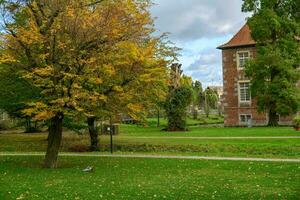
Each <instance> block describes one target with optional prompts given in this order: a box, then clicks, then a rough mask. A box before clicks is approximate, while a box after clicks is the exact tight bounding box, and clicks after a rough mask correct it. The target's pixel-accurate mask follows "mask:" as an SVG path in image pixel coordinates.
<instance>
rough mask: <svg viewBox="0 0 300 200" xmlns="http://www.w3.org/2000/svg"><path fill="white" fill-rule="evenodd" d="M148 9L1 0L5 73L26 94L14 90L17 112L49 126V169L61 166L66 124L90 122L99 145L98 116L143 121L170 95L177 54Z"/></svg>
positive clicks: (73, 0) (83, 1) (138, 4)
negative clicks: (122, 115)
mask: <svg viewBox="0 0 300 200" xmlns="http://www.w3.org/2000/svg"><path fill="white" fill-rule="evenodd" d="M150 5H151V2H150V1H148V0H144V1H135V0H126V1H124V0H102V1H96V0H67V1H66V0H58V1H48V0H31V1H27V0H1V1H0V6H1V14H2V19H3V21H2V26H3V27H4V30H2V32H1V59H0V60H1V63H2V70H4V71H7V72H8V74H9V75H12V76H13V77H12V78H16V79H18V80H20V81H21V82H24V84H22V87H23V88H22V89H21V90H22V92H23V93H19V91H14V88H17V87H16V86H17V85H14V84H12V85H11V87H12V90H11V91H13V92H14V93H15V94H16V96H17V97H16V98H17V100H18V101H19V104H18V105H20V107H19V108H18V109H17V110H18V113H22V115H23V116H27V117H29V118H32V119H33V120H35V121H46V122H47V124H48V126H49V128H48V130H49V135H48V147H47V151H46V156H45V163H44V166H45V167H47V168H53V167H56V165H57V156H58V151H59V147H60V143H61V139H62V127H63V121H64V119H66V118H72V119H75V118H83V117H84V118H86V121H87V122H88V127H89V132H90V136H91V141H92V148H97V146H98V144H97V142H98V134H97V131H96V128H95V121H96V119H97V118H99V117H101V118H106V119H113V118H114V116H116V115H117V114H118V113H127V114H129V115H130V116H131V117H133V118H135V119H140V118H142V117H143V116H145V115H146V111H147V110H149V109H148V108H149V107H153V106H154V105H155V104H156V102H157V100H158V99H163V98H164V97H165V96H166V93H167V87H166V86H167V82H168V80H169V75H168V74H169V73H168V69H167V66H168V65H169V64H170V63H171V62H173V61H174V59H175V57H176V50H177V49H176V48H173V47H171V46H170V45H169V43H168V42H166V40H165V37H164V36H160V37H154V36H153V32H154V31H155V29H154V25H153V19H152V18H151V15H150V13H149V6H150ZM11 80H12V79H11ZM4 87H7V85H4ZM27 91H28V93H26V92H27ZM24 93H26V94H28V95H23V94H24ZM7 96H8V98H10V97H11V96H10V95H9V94H8V95H7ZM20 96H22V98H19V97H20ZM16 102H17V101H16ZM20 110H22V111H21V112H19V111H20Z"/></svg>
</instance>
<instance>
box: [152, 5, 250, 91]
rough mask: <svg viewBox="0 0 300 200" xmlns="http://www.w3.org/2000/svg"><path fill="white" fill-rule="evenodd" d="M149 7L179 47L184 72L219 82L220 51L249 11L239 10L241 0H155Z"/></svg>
mask: <svg viewBox="0 0 300 200" xmlns="http://www.w3.org/2000/svg"><path fill="white" fill-rule="evenodd" d="M154 2H155V4H156V5H154V6H153V8H152V10H151V12H152V14H153V16H154V17H156V18H157V19H156V27H157V28H158V29H159V31H161V32H169V33H170V39H171V41H172V42H174V43H175V44H176V46H177V47H180V48H182V51H181V57H180V58H179V59H180V63H182V64H183V69H184V73H185V74H187V75H190V76H192V77H193V78H194V79H197V80H199V81H201V82H202V83H203V85H204V86H205V87H206V86H209V85H222V61H221V52H220V51H219V50H217V49H216V47H217V46H219V45H221V44H223V43H225V42H227V41H228V40H229V39H230V38H231V37H232V36H233V35H234V34H235V33H236V32H237V31H238V30H239V29H240V28H241V27H242V26H243V25H244V23H245V19H246V17H247V16H248V15H249V14H245V13H242V12H241V5H242V0H154Z"/></svg>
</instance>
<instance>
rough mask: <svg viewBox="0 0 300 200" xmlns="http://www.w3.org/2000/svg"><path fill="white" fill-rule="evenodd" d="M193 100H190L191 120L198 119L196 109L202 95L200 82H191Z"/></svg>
mask: <svg viewBox="0 0 300 200" xmlns="http://www.w3.org/2000/svg"><path fill="white" fill-rule="evenodd" d="M192 88H193V99H192V109H193V111H192V112H193V118H194V119H197V118H198V108H199V106H200V102H201V93H202V90H203V89H202V84H201V82H200V81H195V82H193V85H192Z"/></svg>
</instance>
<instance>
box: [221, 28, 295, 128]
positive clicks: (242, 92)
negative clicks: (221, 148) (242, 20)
mask: <svg viewBox="0 0 300 200" xmlns="http://www.w3.org/2000/svg"><path fill="white" fill-rule="evenodd" d="M255 46H256V42H255V41H254V40H253V38H252V37H251V31H250V28H249V26H248V25H247V24H246V25H244V26H243V27H242V28H241V30H240V31H239V32H238V33H237V34H236V35H235V36H234V37H233V38H232V39H231V40H230V41H229V42H228V43H226V44H224V45H221V46H219V47H218V49H221V50H222V59H223V87H224V89H223V90H224V91H223V106H224V118H225V121H224V125H225V126H245V125H247V124H248V122H249V120H251V122H252V124H253V125H257V126H258V125H266V124H267V122H268V115H267V114H266V113H258V112H257V105H256V101H255V99H253V98H252V97H251V93H250V80H249V79H248V78H247V77H245V73H244V67H245V63H246V61H247V60H248V59H249V58H255V57H256V54H257V50H256V47H255ZM291 119H292V117H280V116H279V119H278V120H279V124H282V125H290V124H291V123H292V120H291Z"/></svg>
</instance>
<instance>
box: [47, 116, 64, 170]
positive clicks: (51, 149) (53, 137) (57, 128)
mask: <svg viewBox="0 0 300 200" xmlns="http://www.w3.org/2000/svg"><path fill="white" fill-rule="evenodd" d="M63 118H64V115H63V113H58V114H56V116H55V117H53V118H52V119H51V120H50V126H49V134H48V147H47V152H46V156H45V163H44V167H45V168H55V167H56V166H57V158H58V151H59V147H60V144H61V139H62V124H63Z"/></svg>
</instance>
